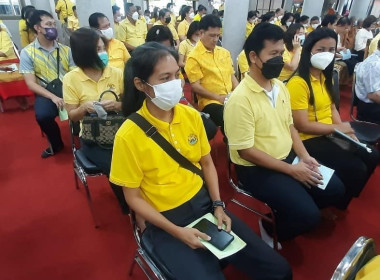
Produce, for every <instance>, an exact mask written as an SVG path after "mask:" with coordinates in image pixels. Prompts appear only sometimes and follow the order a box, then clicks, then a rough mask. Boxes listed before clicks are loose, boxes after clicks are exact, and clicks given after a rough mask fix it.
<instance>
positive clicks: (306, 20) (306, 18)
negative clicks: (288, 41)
mask: <svg viewBox="0 0 380 280" xmlns="http://www.w3.org/2000/svg"><path fill="white" fill-rule="evenodd" d="M309 19H310V18H309V16H306V15H303V16H301V17H300V19H299V21H297V22H296V23H300V24H302V26H303V28H304V30H305V33H306V29H307V28H308V27H309Z"/></svg>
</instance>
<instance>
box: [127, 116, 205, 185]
mask: <svg viewBox="0 0 380 280" xmlns="http://www.w3.org/2000/svg"><path fill="white" fill-rule="evenodd" d="M128 119H130V120H131V121H133V122H134V123H135V124H136V125H137V126H139V127H140V128H141V129H142V130H143V131H144V132H145V135H146V136H147V137H149V138H151V139H152V140H153V141H154V142H156V143H157V145H158V146H160V147H161V148H162V149H163V150H164V151H165V152H166V153H167V154H168V155H169V156H170V157H171V158H172V159H174V160H175V161H176V162H177V163H178V164H179V165H180V166H181V167H183V168H185V169H187V170H189V171H191V172H193V173H195V174H197V175H199V176H200V177H201V178H202V179H203V172H202V170H201V169H199V168H198V167H197V166H195V165H194V164H193V163H192V162H191V161H189V160H188V159H187V158H185V157H184V156H183V155H181V154H180V153H179V152H178V151H177V150H176V149H175V148H174V147H173V146H172V144H170V143H169V142H168V141H167V140H166V139H165V138H164V137H163V136H162V135H161V134H160V133H159V132H158V131H157V129H156V127H155V126H154V125H152V124H151V123H150V122H148V121H147V120H146V119H145V118H144V117H143V116H141V115H140V114H138V113H133V114H131V115H130V116H129V117H128Z"/></svg>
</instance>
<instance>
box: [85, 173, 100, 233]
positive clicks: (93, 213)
mask: <svg viewBox="0 0 380 280" xmlns="http://www.w3.org/2000/svg"><path fill="white" fill-rule="evenodd" d="M83 185H84V188H85V190H86V196H87V202H88V206H89V207H90V212H91V216H92V218H93V220H94V225H95V228H99V224H98V221H97V219H96V216H95V211H94V207H93V205H92V199H91V194H90V189H89V188H88V184H87V180H86V178H84V180H83Z"/></svg>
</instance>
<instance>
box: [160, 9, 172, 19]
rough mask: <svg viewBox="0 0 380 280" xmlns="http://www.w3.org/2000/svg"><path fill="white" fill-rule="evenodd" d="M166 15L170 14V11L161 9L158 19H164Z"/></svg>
mask: <svg viewBox="0 0 380 280" xmlns="http://www.w3.org/2000/svg"><path fill="white" fill-rule="evenodd" d="M166 13H170V11H169V10H168V9H161V10H160V11H159V12H158V18H163V17H165V14H166Z"/></svg>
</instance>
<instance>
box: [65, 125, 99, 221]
mask: <svg viewBox="0 0 380 280" xmlns="http://www.w3.org/2000/svg"><path fill="white" fill-rule="evenodd" d="M69 127H70V138H71V150H72V153H73V171H74V181H75V188H76V189H77V190H79V183H78V179H79V180H80V182H81V183H82V185H83V186H84V189H85V191H86V198H87V202H88V206H89V208H90V212H91V216H92V219H93V221H94V226H95V228H99V222H98V219H97V217H96V215H95V210H94V206H93V203H92V198H91V193H90V189H89V186H88V182H87V177H100V176H105V174H104V173H102V172H97V173H93V174H89V173H87V172H86V171H85V169H84V168H83V166H82V165H81V164H80V163H79V161H78V159H77V157H76V152H77V150H78V149H79V148H78V147H77V146H76V144H75V140H74V135H73V124H72V122H71V121H69Z"/></svg>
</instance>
